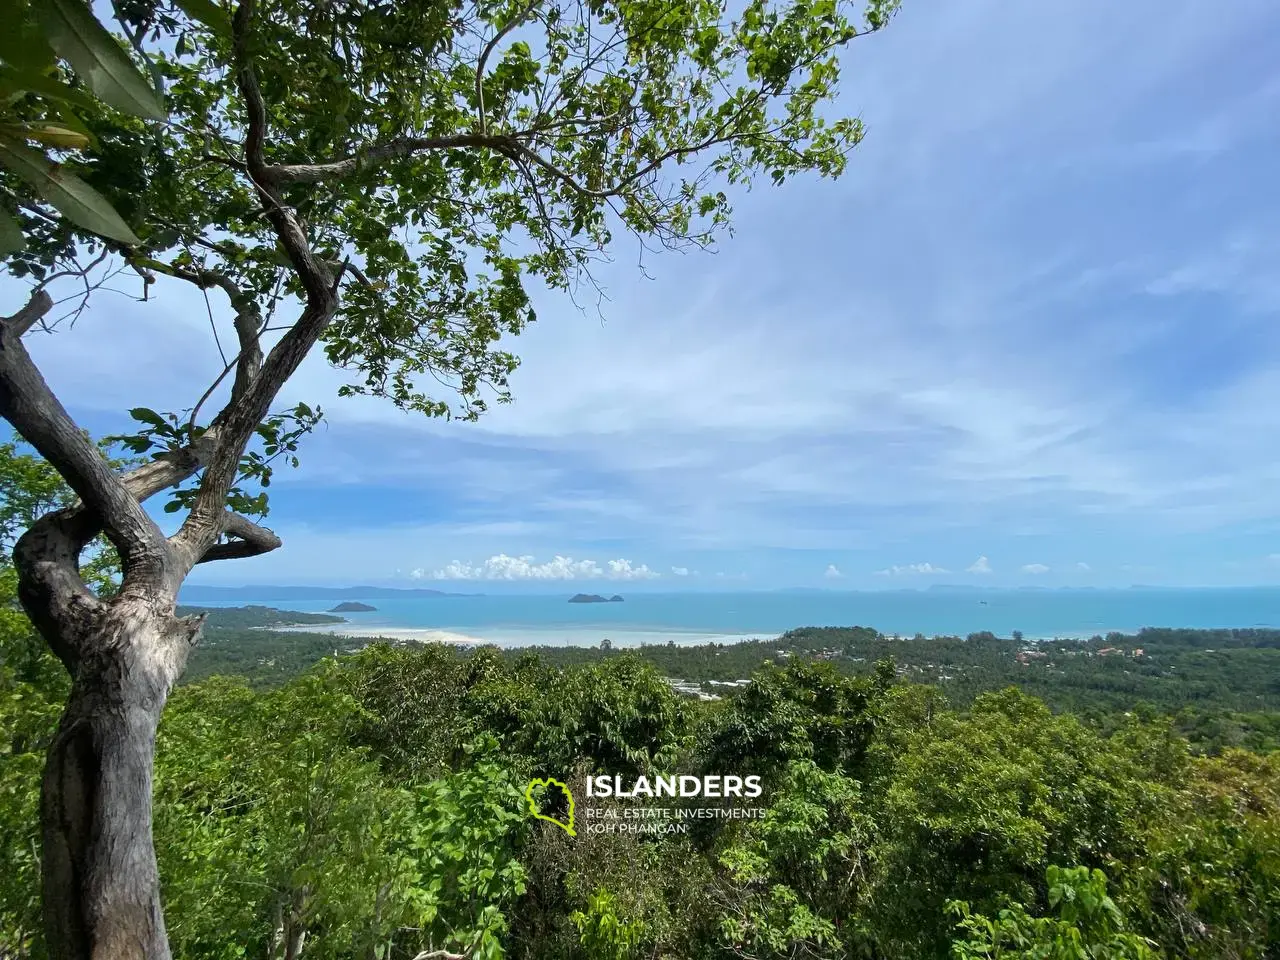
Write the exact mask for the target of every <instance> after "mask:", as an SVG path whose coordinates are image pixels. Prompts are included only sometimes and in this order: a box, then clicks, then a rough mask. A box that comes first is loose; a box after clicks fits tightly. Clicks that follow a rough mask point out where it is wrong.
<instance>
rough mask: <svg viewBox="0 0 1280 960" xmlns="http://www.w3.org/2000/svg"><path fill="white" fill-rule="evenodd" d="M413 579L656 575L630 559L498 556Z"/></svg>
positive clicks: (646, 577) (459, 563)
mask: <svg viewBox="0 0 1280 960" xmlns="http://www.w3.org/2000/svg"><path fill="white" fill-rule="evenodd" d="M413 576H414V578H415V579H420V580H421V579H430V580H652V579H654V578H655V577H657V576H658V574H657V573H656V572H654V571H653V570H650V569H649V567H648V566H646V565H645V564H643V563H642V564H639V565H636V564H633V563H632V562H631V561H630V560H609V561H606V563H605V566H603V567H602V566H600V564H598V563H596V561H594V560H574V559H573V558H572V557H561V556H557V557H555V558H553V559H551V560H548V561H547V562H545V563H537V562H536V558H534V557H531V556H524V557H511V556H507V554H505V553H500V554H497V555H495V556H492V557H490V558H489V559H488V560H485V561H484V562H483V563H480V564H471V563H463V562H462V561H459V560H455V561H453V562H452V563H449V564H447V565H446V566H444V567H442V568H441V569H439V570H435V571H431V572H428V571H427V570H425V569H418V570H414V571H413Z"/></svg>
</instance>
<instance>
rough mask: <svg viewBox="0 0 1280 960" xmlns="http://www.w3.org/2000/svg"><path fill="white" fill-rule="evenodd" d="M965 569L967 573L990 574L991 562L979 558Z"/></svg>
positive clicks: (984, 558)
mask: <svg viewBox="0 0 1280 960" xmlns="http://www.w3.org/2000/svg"><path fill="white" fill-rule="evenodd" d="M966 569H967V570H968V572H969V573H991V562H990V561H989V560H987V558H986V557H979V558H978V559H977V560H975V561H973V563H971V564H969V566H968V567H967V568H966Z"/></svg>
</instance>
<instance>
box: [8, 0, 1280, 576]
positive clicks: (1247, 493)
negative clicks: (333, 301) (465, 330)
mask: <svg viewBox="0 0 1280 960" xmlns="http://www.w3.org/2000/svg"><path fill="white" fill-rule="evenodd" d="M844 71H845V72H844V80H843V84H842V93H841V97H840V101H839V103H838V105H837V108H838V111H839V112H843V113H846V114H856V115H858V116H860V117H861V118H862V119H863V122H864V123H865V124H866V127H867V136H866V139H865V141H864V142H863V143H862V144H861V145H860V146H859V147H858V149H857V150H856V151H855V152H854V154H853V156H852V158H851V160H850V164H849V169H848V171H847V173H846V175H845V176H844V177H843V178H841V179H840V180H838V181H834V182H833V181H829V180H819V179H817V178H803V179H797V180H795V181H792V182H791V183H788V184H787V185H785V186H784V187H782V188H776V189H775V188H771V187H769V186H766V185H762V186H760V187H758V188H757V189H755V190H754V191H752V192H751V193H749V194H745V195H739V196H737V197H735V211H736V215H735V231H734V234H733V236H731V237H725V238H723V239H722V240H721V241H720V242H719V244H718V245H717V249H716V251H715V252H714V253H699V252H694V253H689V254H663V255H660V256H647V257H646V258H645V266H644V269H643V270H641V269H639V267H638V266H637V259H638V254H639V248H638V246H637V245H636V243H635V242H634V241H633V240H630V239H627V238H623V239H620V240H619V241H618V242H617V244H616V246H615V248H614V253H615V261H614V262H613V263H612V264H610V265H608V266H606V267H604V268H602V269H599V270H597V271H596V277H597V279H598V280H599V281H600V282H601V283H602V285H603V286H604V288H605V290H606V293H607V295H608V298H609V299H608V301H607V302H606V303H604V305H603V308H602V311H601V313H600V314H598V313H597V312H596V311H595V310H594V309H588V310H586V311H582V310H579V309H577V308H576V307H575V306H574V304H573V303H571V302H570V301H569V300H568V299H567V298H565V297H564V296H562V295H558V294H551V293H544V292H535V299H536V305H537V308H538V314H539V319H538V322H537V323H536V324H535V325H534V326H533V327H531V328H530V329H529V330H528V331H527V332H526V333H525V334H524V335H522V336H521V337H520V338H518V340H515V341H513V343H512V348H513V349H515V350H516V351H517V352H518V353H519V355H520V356H521V357H522V361H523V362H522V366H521V368H520V369H519V370H518V371H517V373H516V375H515V376H514V378H513V379H512V387H513V392H514V396H515V402H514V403H513V404H511V405H509V406H504V407H495V408H494V409H493V410H492V412H491V413H489V414H487V415H486V416H485V417H484V418H483V419H482V420H481V421H479V422H478V423H457V422H454V423H444V422H439V421H429V420H426V419H423V418H421V417H414V416H411V415H407V414H403V413H400V412H398V411H396V410H395V409H394V408H392V407H391V406H390V405H389V404H386V403H382V402H378V401H374V400H365V399H354V400H339V399H337V398H336V396H335V393H336V388H337V386H338V385H339V384H341V383H342V382H344V379H343V377H342V375H341V374H340V373H338V372H336V371H334V370H332V369H330V368H328V367H327V366H326V364H325V363H324V361H323V359H322V358H320V357H319V356H313V357H312V358H309V360H308V361H307V362H306V364H305V365H304V367H303V369H302V370H301V371H300V372H299V374H298V375H297V376H296V377H295V378H294V380H293V381H291V383H290V384H289V385H288V387H287V388H286V391H285V393H284V394H283V395H282V397H283V399H284V400H288V401H294V400H305V401H307V402H309V403H313V404H315V403H318V404H320V405H321V406H322V407H323V408H324V409H325V410H326V411H327V413H328V420H327V424H326V426H324V427H323V428H322V429H321V430H320V432H319V433H318V434H317V435H315V436H314V437H311V438H309V439H308V440H307V441H306V444H305V446H304V447H303V449H302V451H301V456H302V466H301V468H300V469H299V470H296V471H287V472H282V473H281V474H279V475H278V476H277V478H276V481H275V482H274V483H273V484H272V488H271V493H272V511H271V514H270V516H269V517H268V519H267V523H268V525H270V526H271V527H272V528H273V529H274V530H275V531H276V532H277V533H279V534H280V535H281V536H282V538H283V539H284V542H285V546H284V547H283V548H282V549H280V550H278V551H276V552H274V553H272V554H269V555H267V556H264V557H260V558H256V559H254V560H250V561H237V562H235V563H218V564H209V565H206V566H203V567H201V568H198V570H197V571H196V573H195V574H194V575H193V577H192V582H197V583H207V584H215V583H216V584H243V583H299V584H301V583H316V584H319V583H331V584H343V583H353V582H360V583H381V584H401V585H406V586H409V585H417V586H441V585H444V586H445V587H447V588H450V589H455V588H456V589H461V588H462V587H463V586H464V585H474V584H475V583H477V582H484V583H486V584H487V586H486V588H485V589H487V590H491V589H494V588H495V587H496V588H498V589H501V588H502V586H503V585H506V586H507V587H509V588H510V589H533V588H547V589H559V588H561V587H562V586H563V584H565V583H568V582H581V583H584V584H585V583H592V582H599V583H601V584H603V583H608V582H614V583H622V582H627V583H630V584H632V586H633V588H639V587H641V586H643V588H645V589H655V590H656V589H661V590H703V589H767V588H773V587H806V586H807V587H831V588H839V589H885V588H892V589H900V588H903V587H917V586H929V585H932V584H938V583H948V584H973V585H982V586H992V587H996V586H1026V585H1039V586H1097V587H1109V586H1126V585H1129V584H1133V583H1142V584H1167V585H1206V586H1208V585H1249V584H1275V583H1280V536H1278V535H1277V534H1278V532H1280V414H1278V413H1277V411H1280V323H1277V320H1278V319H1280V180H1277V178H1276V174H1275V171H1276V169H1277V162H1278V161H1277V157H1278V156H1280V122H1278V120H1277V118H1280V5H1277V4H1276V3H1275V2H1274V0H1232V2H1231V3H1226V4H1222V3H1210V2H1208V0H1203V2H1201V0H1195V2H1182V3H1168V2H1157V0H1127V2H1125V3H1119V4H1118V3H1115V2H1113V0H1108V2H1102V0H1036V2H1034V3H1018V2H1014V0H1003V2H996V0H959V2H942V0H904V4H903V9H902V12H901V13H900V15H899V16H898V17H897V19H896V20H895V21H894V22H893V23H892V25H891V26H890V27H889V28H888V29H887V30H886V31H884V32H883V33H881V34H879V35H876V36H873V37H870V38H866V39H863V40H859V41H857V42H856V43H855V44H853V45H852V46H851V47H850V48H849V50H848V51H847V53H846V55H845V58H844ZM0 291H3V294H4V296H5V299H13V296H11V295H13V294H14V293H15V288H14V284H13V282H12V281H8V282H6V283H5V284H0ZM159 294H160V296H159V302H153V303H149V304H135V303H133V302H131V301H130V300H129V299H127V298H124V297H103V298H100V299H99V300H97V301H95V302H94V304H93V306H92V308H91V310H90V311H89V312H88V313H87V314H85V315H84V316H82V317H81V318H80V319H79V321H78V322H77V324H76V325H75V327H74V329H71V330H62V331H60V332H58V333H55V334H53V335H48V336H44V335H41V336H37V335H35V334H32V335H31V336H30V337H29V341H30V349H31V350H32V353H33V355H34V356H35V358H36V360H37V362H38V363H40V365H41V367H42V369H43V370H44V372H45V375H46V378H47V379H48V380H49V381H50V383H51V384H52V385H53V386H54V388H55V390H57V392H58V393H59V395H60V396H61V397H62V398H63V400H64V403H65V404H66V406H67V407H68V409H69V410H70V411H71V412H72V414H73V415H74V416H75V417H76V418H77V419H78V420H79V422H80V423H81V424H82V425H83V426H85V427H86V428H88V429H90V430H91V431H93V432H94V433H98V434H101V433H107V432H111V431H113V430H118V429H120V428H121V427H124V426H126V425H127V420H126V419H125V417H124V411H125V410H127V409H128V408H130V407H134V406H138V405H145V406H149V407H152V408H155V409H182V408H189V407H190V406H191V404H192V402H193V401H194V399H195V398H196V397H197V396H198V395H199V394H200V393H201V392H202V391H203V388H204V386H205V385H206V384H207V383H208V382H209V381H210V380H211V378H212V377H213V376H214V375H216V373H217V372H218V371H220V370H221V361H219V359H218V355H217V352H216V350H214V349H213V344H212V342H211V335H210V331H209V326H208V320H207V317H206V314H205V307H204V303H203V301H202V300H201V299H200V298H199V295H198V294H195V295H194V296H193V291H190V290H187V289H184V288H183V287H182V285H180V284H178V285H175V286H172V287H163V288H162V289H160V290H159ZM5 312H10V311H5ZM224 336H227V337H229V336H230V333H229V328H228V330H224Z"/></svg>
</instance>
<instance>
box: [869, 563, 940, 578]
mask: <svg viewBox="0 0 1280 960" xmlns="http://www.w3.org/2000/svg"><path fill="white" fill-rule="evenodd" d="M946 572H947V571H946V570H945V569H944V568H942V567H939V566H935V565H934V564H932V563H908V564H905V565H903V566H896V565H895V566H892V567H886V568H885V569H884V570H877V571H876V575H877V576H881V577H910V576H920V575H929V574H935V573H946Z"/></svg>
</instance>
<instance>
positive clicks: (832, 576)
mask: <svg viewBox="0 0 1280 960" xmlns="http://www.w3.org/2000/svg"><path fill="white" fill-rule="evenodd" d="M823 576H824V577H826V578H827V579H828V580H839V579H841V578H843V577H844V574H843V573H841V572H840V568H839V567H837V566H836V565H835V564H834V563H829V564H827V571H826V573H824V574H823Z"/></svg>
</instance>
